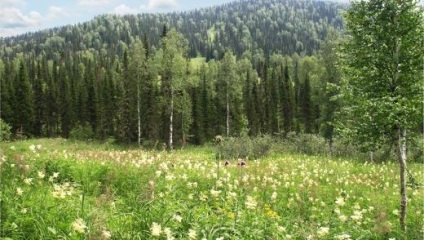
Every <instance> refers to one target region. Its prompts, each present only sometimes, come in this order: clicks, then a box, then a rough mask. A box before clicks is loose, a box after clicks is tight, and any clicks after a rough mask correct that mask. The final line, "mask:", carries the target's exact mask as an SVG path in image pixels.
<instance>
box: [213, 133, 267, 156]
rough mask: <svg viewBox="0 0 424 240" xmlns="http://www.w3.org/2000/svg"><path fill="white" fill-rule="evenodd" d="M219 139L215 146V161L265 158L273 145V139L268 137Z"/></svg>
mask: <svg viewBox="0 0 424 240" xmlns="http://www.w3.org/2000/svg"><path fill="white" fill-rule="evenodd" d="M219 139H220V140H219V142H217V145H216V157H217V159H239V158H242V159H257V158H260V157H263V156H266V155H267V154H268V153H269V151H270V150H271V148H272V145H273V139H272V138H271V137H270V136H268V135H265V136H259V137H255V138H250V137H248V136H243V137H239V138H234V137H230V138H222V137H220V138H219Z"/></svg>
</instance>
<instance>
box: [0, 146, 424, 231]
mask: <svg viewBox="0 0 424 240" xmlns="http://www.w3.org/2000/svg"><path fill="white" fill-rule="evenodd" d="M0 146H1V149H2V157H1V161H2V162H1V201H2V202H1V203H2V204H1V223H2V224H1V232H0V233H1V237H9V238H12V239H203V238H205V239H308V238H309V239H358V238H363V239H390V238H395V239H402V238H404V237H407V238H408V239H419V237H420V236H422V234H423V232H422V231H423V228H422V226H423V212H422V211H423V207H424V202H423V200H424V198H423V197H424V192H423V189H422V188H411V187H410V188H408V198H409V203H408V204H409V205H408V209H409V210H408V219H407V224H408V232H407V235H406V236H405V235H404V234H403V233H402V232H401V230H400V228H399V226H398V225H399V224H398V214H399V212H398V204H399V186H398V184H399V183H398V182H399V181H398V170H397V168H398V167H397V164H396V163H384V164H370V163H363V162H358V161H349V160H347V159H329V158H325V157H313V156H306V155H293V154H290V155H289V154H273V155H271V156H270V157H267V158H263V159H260V160H255V161H247V165H246V166H244V167H240V166H238V165H237V161H231V162H230V165H228V166H224V162H223V161H217V160H215V155H214V151H213V148H211V147H206V148H195V147H189V148H186V149H184V150H176V151H173V152H160V151H159V152H158V151H142V150H139V149H137V148H133V149H124V148H122V147H116V146H114V145H104V144H98V143H90V144H87V143H82V142H73V141H66V140H63V139H50V140H46V139H40V140H32V141H22V142H12V143H1V145H0ZM409 169H410V171H411V172H412V174H413V175H414V176H416V177H417V179H416V180H417V181H418V182H423V181H424V178H423V169H422V166H421V165H417V164H415V165H414V164H410V166H409Z"/></svg>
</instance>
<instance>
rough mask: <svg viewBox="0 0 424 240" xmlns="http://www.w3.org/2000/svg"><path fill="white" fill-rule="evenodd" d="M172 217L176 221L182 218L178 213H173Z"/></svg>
mask: <svg viewBox="0 0 424 240" xmlns="http://www.w3.org/2000/svg"><path fill="white" fill-rule="evenodd" d="M173 218H174V219H175V220H177V222H181V221H182V220H183V218H182V217H181V216H180V215H178V214H174V216H173Z"/></svg>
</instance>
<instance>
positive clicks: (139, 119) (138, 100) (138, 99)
mask: <svg viewBox="0 0 424 240" xmlns="http://www.w3.org/2000/svg"><path fill="white" fill-rule="evenodd" d="M137 117H138V146H139V147H140V146H141V112H140V81H138V82H137Z"/></svg>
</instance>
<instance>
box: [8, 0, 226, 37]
mask: <svg viewBox="0 0 424 240" xmlns="http://www.w3.org/2000/svg"><path fill="white" fill-rule="evenodd" d="M232 1H234V0H214V1H209V0H0V37H9V36H14V35H19V34H22V33H26V32H33V31H37V30H42V29H46V28H52V27H59V26H64V25H68V24H76V23H82V22H85V21H89V20H91V19H93V18H94V17H95V16H97V15H99V14H104V13H114V14H136V13H157V12H160V13H163V12H173V11H186V10H192V9H196V8H202V7H208V6H212V5H220V4H223V3H227V2H232Z"/></svg>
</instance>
